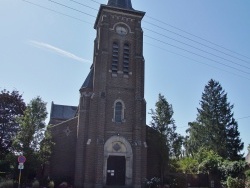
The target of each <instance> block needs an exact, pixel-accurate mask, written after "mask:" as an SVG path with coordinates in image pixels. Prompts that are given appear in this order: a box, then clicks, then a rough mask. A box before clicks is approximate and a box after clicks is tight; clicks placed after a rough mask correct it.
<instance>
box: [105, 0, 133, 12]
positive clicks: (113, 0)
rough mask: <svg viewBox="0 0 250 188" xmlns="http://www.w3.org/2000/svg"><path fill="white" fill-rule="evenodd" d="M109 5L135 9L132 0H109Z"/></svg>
mask: <svg viewBox="0 0 250 188" xmlns="http://www.w3.org/2000/svg"><path fill="white" fill-rule="evenodd" d="M108 5H109V6H113V7H118V8H123V9H129V10H134V9H133V7H132V3H131V0H109V1H108Z"/></svg>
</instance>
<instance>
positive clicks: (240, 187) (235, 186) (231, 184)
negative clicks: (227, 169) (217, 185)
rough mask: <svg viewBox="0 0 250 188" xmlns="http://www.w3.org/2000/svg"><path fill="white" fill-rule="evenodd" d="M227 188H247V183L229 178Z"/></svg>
mask: <svg viewBox="0 0 250 188" xmlns="http://www.w3.org/2000/svg"><path fill="white" fill-rule="evenodd" d="M227 187H228V188H245V182H244V180H242V179H239V178H232V177H230V176H229V177H228V178H227Z"/></svg>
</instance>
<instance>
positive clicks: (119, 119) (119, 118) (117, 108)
mask: <svg viewBox="0 0 250 188" xmlns="http://www.w3.org/2000/svg"><path fill="white" fill-rule="evenodd" d="M115 122H122V103H121V102H117V103H116V104H115Z"/></svg>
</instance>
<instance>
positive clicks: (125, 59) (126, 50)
mask: <svg viewBox="0 0 250 188" xmlns="http://www.w3.org/2000/svg"><path fill="white" fill-rule="evenodd" d="M123 73H124V74H126V75H128V74H129V44H127V43H126V44H124V46H123Z"/></svg>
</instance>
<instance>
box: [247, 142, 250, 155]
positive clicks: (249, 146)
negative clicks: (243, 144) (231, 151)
mask: <svg viewBox="0 0 250 188" xmlns="http://www.w3.org/2000/svg"><path fill="white" fill-rule="evenodd" d="M247 150H248V153H250V144H249V145H248V147H247Z"/></svg>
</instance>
